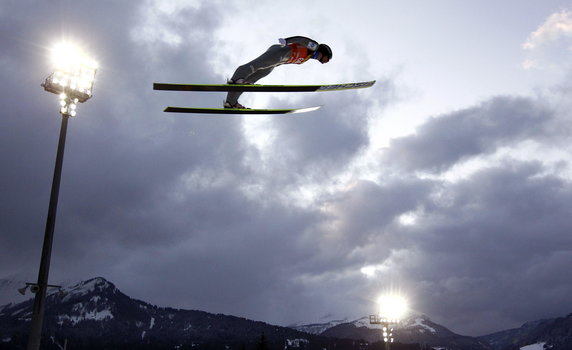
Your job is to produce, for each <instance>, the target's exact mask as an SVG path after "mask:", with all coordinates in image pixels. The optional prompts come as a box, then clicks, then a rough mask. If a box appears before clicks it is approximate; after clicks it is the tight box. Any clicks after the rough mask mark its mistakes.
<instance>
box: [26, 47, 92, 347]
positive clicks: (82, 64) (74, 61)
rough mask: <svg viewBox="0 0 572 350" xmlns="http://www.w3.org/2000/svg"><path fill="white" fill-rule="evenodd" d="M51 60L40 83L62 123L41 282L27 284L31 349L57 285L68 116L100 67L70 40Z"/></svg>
mask: <svg viewBox="0 0 572 350" xmlns="http://www.w3.org/2000/svg"><path fill="white" fill-rule="evenodd" d="M52 63H53V64H54V68H55V71H54V72H53V73H52V74H51V75H50V76H48V78H46V81H45V82H44V83H43V84H41V85H42V87H43V88H44V90H46V91H48V92H51V93H54V94H57V95H59V97H60V114H61V115H62V124H61V128H60V138H59V141H58V150H57V154H56V166H55V169H54V177H53V180H52V190H51V194H50V204H49V207H48V217H47V220H46V230H45V233H44V243H43V246H42V256H41V259H40V270H39V272H38V282H37V283H29V284H28V285H29V286H30V290H31V291H32V292H33V293H35V297H34V305H33V307H32V324H31V330H30V334H29V337H28V346H27V349H28V350H39V349H40V343H41V338H42V324H43V320H44V310H45V303H46V291H47V289H48V288H50V287H54V286H52V285H50V284H48V276H49V271H50V260H51V255H52V243H53V240H54V227H55V222H56V212H57V207H58V197H59V191H60V180H61V176H62V166H63V159H64V149H65V143H66V133H67V125H68V120H69V118H70V117H74V116H75V115H76V113H77V111H76V109H77V104H78V103H80V102H85V101H87V100H88V99H90V98H91V96H92V92H93V83H94V80H95V73H96V71H97V64H96V63H95V61H93V60H92V59H90V58H88V56H87V55H86V54H85V53H84V52H83V51H82V50H81V49H79V48H77V47H76V46H74V45H71V44H69V43H63V44H60V45H57V46H55V47H54V48H53V49H52ZM55 287H57V286H55ZM25 291H26V290H25V289H22V290H20V293H25Z"/></svg>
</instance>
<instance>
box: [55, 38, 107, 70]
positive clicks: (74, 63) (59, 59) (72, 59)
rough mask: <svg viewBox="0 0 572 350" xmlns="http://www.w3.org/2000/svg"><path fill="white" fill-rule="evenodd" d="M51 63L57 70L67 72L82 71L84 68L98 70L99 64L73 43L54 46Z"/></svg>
mask: <svg viewBox="0 0 572 350" xmlns="http://www.w3.org/2000/svg"><path fill="white" fill-rule="evenodd" d="M51 61H52V64H53V65H54V67H55V68H56V69H58V70H62V71H66V72H69V71H74V70H77V69H80V67H82V66H83V67H89V68H91V69H97V63H96V62H95V61H94V60H93V59H91V58H90V57H89V56H88V55H87V54H86V52H85V51H84V50H83V49H81V48H80V47H79V46H78V45H75V44H73V43H71V42H61V43H58V44H56V45H54V46H53V47H52V49H51Z"/></svg>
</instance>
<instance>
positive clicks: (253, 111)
mask: <svg viewBox="0 0 572 350" xmlns="http://www.w3.org/2000/svg"><path fill="white" fill-rule="evenodd" d="M320 107H321V106H316V107H308V108H288V109H236V108H191V107H167V108H165V110H164V112H171V113H199V114H294V113H305V112H311V111H315V110H317V109H320Z"/></svg>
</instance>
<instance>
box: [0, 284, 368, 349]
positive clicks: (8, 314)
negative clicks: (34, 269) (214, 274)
mask: <svg viewBox="0 0 572 350" xmlns="http://www.w3.org/2000/svg"><path fill="white" fill-rule="evenodd" d="M32 305H33V299H29V300H27V301H25V302H21V303H10V304H6V305H3V306H0V349H2V350H3V349H10V350H17V349H25V347H26V344H27V336H28V333H29V331H30V322H31V313H32ZM64 343H66V344H67V347H68V348H70V349H130V350H131V349H153V350H160V349H191V348H192V349H194V350H199V349H254V348H258V347H262V348H269V349H308V350H313V349H316V350H317V349H324V348H336V349H339V350H346V349H347V350H353V349H356V350H357V349H358V345H356V344H357V343H356V342H353V341H348V340H339V339H335V338H327V337H324V336H318V335H313V334H307V333H302V332H300V331H296V330H293V329H291V328H287V327H279V326H273V325H270V324H267V323H263V322H257V321H251V320H247V319H244V318H239V317H234V316H227V315H221V314H216V315H215V314H211V313H207V312H203V311H192V310H180V309H173V308H163V307H157V306H154V305H151V304H149V303H146V302H143V301H140V300H136V299H132V298H130V297H128V296H127V295H125V294H123V293H122V292H121V291H119V290H118V289H117V288H116V287H115V286H114V285H113V284H112V283H111V282H108V281H106V280H105V279H104V278H94V279H91V280H88V281H84V282H80V283H78V284H76V285H73V286H69V287H64V288H62V290H61V291H56V290H51V291H50V292H49V294H48V296H47V299H46V310H45V318H44V330H43V342H42V349H44V350H51V349H58V350H59V349H62V348H63V346H64Z"/></svg>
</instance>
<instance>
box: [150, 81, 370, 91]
mask: <svg viewBox="0 0 572 350" xmlns="http://www.w3.org/2000/svg"><path fill="white" fill-rule="evenodd" d="M373 84H375V80H372V81H364V82H359V83H344V84H330V85H257V84H253V85H241V84H170V83H153V90H166V91H227V92H228V91H245V92H254V91H258V92H311V91H339V90H350V89H363V88H368V87H371V86H373Z"/></svg>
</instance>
